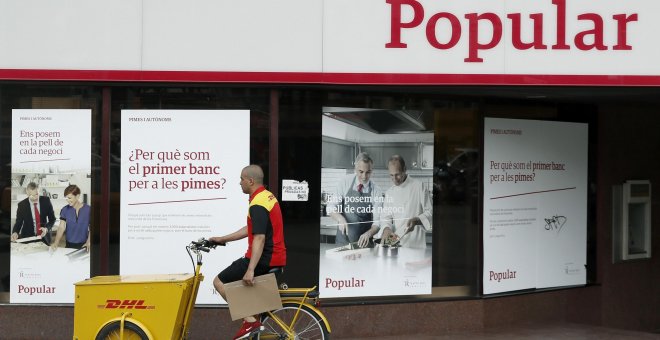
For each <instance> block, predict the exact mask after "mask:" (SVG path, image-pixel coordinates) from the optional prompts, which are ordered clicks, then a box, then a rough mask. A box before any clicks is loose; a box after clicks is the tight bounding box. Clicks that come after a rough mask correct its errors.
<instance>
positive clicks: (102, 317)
mask: <svg viewBox="0 0 660 340" xmlns="http://www.w3.org/2000/svg"><path fill="white" fill-rule="evenodd" d="M218 245H224V244H216V243H212V242H210V241H209V240H206V239H203V238H201V239H199V240H198V241H192V242H191V243H190V244H189V245H188V246H186V250H187V251H188V255H190V258H191V260H193V254H195V255H196V256H197V262H196V264H195V263H194V260H193V264H194V265H195V272H194V274H164V275H126V276H121V275H113V276H97V277H93V278H91V279H87V280H84V281H80V282H77V283H76V284H75V286H76V300H75V305H74V308H73V310H74V317H73V339H74V340H88V339H96V340H110V339H116V340H128V339H131V340H132V339H138V340H161V339H188V328H189V326H190V319H191V313H192V311H193V308H194V306H195V300H196V298H197V291H198V290H199V284H200V282H201V281H202V280H203V279H204V277H203V275H202V274H201V272H200V270H201V267H202V253H203V252H206V253H208V252H209V250H210V249H212V248H215V247H216V246H218ZM279 271H281V269H279ZM280 287H281V289H280V290H279V294H280V298H281V300H282V307H281V308H278V309H275V310H272V311H268V312H265V313H262V314H261V316H260V318H261V323H262V324H263V327H262V329H260V330H258V331H256V332H255V333H254V334H251V335H250V339H257V340H262V339H289V340H293V339H311V340H327V339H329V336H330V324H329V323H328V319H327V318H326V317H325V315H323V313H322V312H321V311H320V310H319V309H318V308H317V307H318V306H319V304H320V301H319V294H318V291H317V290H316V286H315V287H312V288H288V287H287V286H286V284H285V283H282V284H280Z"/></svg>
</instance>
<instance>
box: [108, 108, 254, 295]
mask: <svg viewBox="0 0 660 340" xmlns="http://www.w3.org/2000/svg"><path fill="white" fill-rule="evenodd" d="M121 115H122V116H121V124H122V125H121V127H122V129H121V131H122V136H121V141H122V143H121V157H122V162H121V216H120V223H121V227H120V267H119V271H120V273H121V274H122V275H130V274H177V273H193V272H194V267H193V263H192V260H191V259H190V257H188V254H187V253H186V249H185V247H186V246H187V245H188V244H190V242H191V241H193V240H198V239H199V238H201V237H204V238H208V237H211V236H221V235H224V234H228V233H230V232H233V231H235V230H237V229H239V228H241V227H243V226H244V225H245V223H246V215H245V214H246V212H247V206H248V196H247V195H245V194H243V192H242V191H241V187H240V185H239V181H240V173H241V170H242V169H243V167H245V166H247V165H249V155H250V150H249V142H250V127H249V123H250V112H249V111H238V110H234V111H232V110H226V111H225V110H222V111H221V110H122V112H121ZM246 249H247V241H244V240H239V241H236V242H231V243H229V244H228V245H227V247H218V248H216V250H213V251H211V252H210V253H209V254H205V256H204V266H203V267H202V272H203V274H204V276H205V277H206V279H205V280H204V281H202V283H201V286H200V290H199V295H198V297H197V302H198V303H202V304H215V303H221V302H222V298H221V297H220V295H218V294H216V293H215V290H214V289H213V284H212V282H213V277H214V276H215V275H217V274H218V272H220V270H222V269H224V268H225V267H226V266H227V265H229V264H230V263H231V262H232V261H234V260H235V259H237V258H238V257H240V256H243V254H244V253H245V250H246Z"/></svg>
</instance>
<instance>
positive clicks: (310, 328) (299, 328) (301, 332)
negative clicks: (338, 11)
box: [257, 302, 330, 340]
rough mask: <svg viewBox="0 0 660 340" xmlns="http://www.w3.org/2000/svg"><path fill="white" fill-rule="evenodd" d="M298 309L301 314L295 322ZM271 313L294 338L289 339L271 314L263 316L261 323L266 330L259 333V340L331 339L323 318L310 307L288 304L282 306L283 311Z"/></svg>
mask: <svg viewBox="0 0 660 340" xmlns="http://www.w3.org/2000/svg"><path fill="white" fill-rule="evenodd" d="M298 307H300V312H299V313H298V316H297V317H296V320H295V322H294V320H293V318H294V317H295V316H296V312H297V311H298ZM271 313H272V314H273V315H274V316H275V317H276V318H277V319H279V321H281V322H282V323H284V324H285V325H286V326H287V327H288V328H289V331H290V332H291V333H293V334H294V337H293V338H291V337H289V335H288V333H287V332H286V330H284V329H283V328H282V326H280V325H279V324H278V323H277V322H275V320H274V319H273V318H271V316H270V315H269V314H263V316H262V317H261V323H262V324H263V326H264V328H265V329H264V330H263V331H261V332H260V333H259V335H258V336H257V339H260V340H261V339H289V340H327V339H329V338H330V337H329V335H328V330H327V329H325V323H323V319H322V318H321V316H320V315H319V314H318V313H317V312H316V311H314V310H313V309H311V308H309V307H308V306H305V305H303V306H300V305H299V304H297V303H290V302H287V303H284V304H282V308H281V309H278V310H274V311H272V312H271Z"/></svg>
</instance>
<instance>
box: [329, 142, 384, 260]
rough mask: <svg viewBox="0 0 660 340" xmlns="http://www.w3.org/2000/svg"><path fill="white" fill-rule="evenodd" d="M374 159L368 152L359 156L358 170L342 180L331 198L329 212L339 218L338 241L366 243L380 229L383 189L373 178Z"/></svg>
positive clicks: (342, 243) (336, 241) (356, 168)
mask: <svg viewBox="0 0 660 340" xmlns="http://www.w3.org/2000/svg"><path fill="white" fill-rule="evenodd" d="M373 163H374V162H373V160H372V159H371V157H369V154H367V153H366V152H362V153H360V154H359V155H358V156H357V157H356V158H355V173H354V174H350V175H347V176H346V177H344V178H343V179H341V180H340V181H339V183H338V184H337V188H336V189H335V192H334V193H333V195H332V196H330V197H329V202H328V207H327V209H328V216H330V217H331V218H332V219H333V220H335V221H336V222H337V236H336V238H335V243H336V244H338V245H346V244H349V243H353V244H357V245H358V246H359V247H366V246H368V245H369V244H370V243H371V238H372V237H373V235H374V234H376V233H377V232H378V229H379V228H378V212H380V210H381V208H382V205H383V192H382V190H381V189H380V188H379V187H378V186H377V185H376V183H374V182H373V181H371V180H370V178H371V173H372V169H373Z"/></svg>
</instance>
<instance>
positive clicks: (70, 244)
mask: <svg viewBox="0 0 660 340" xmlns="http://www.w3.org/2000/svg"><path fill="white" fill-rule="evenodd" d="M91 117H92V114H91V110H89V109H81V110H79V109H60V110H55V109H49V110H45V109H44V110H42V109H20V110H19V109H15V110H12V154H11V156H12V158H11V159H12V162H11V195H10V199H11V221H10V227H11V231H10V235H11V236H10V237H11V243H10V247H11V259H10V267H11V268H10V282H11V284H10V289H9V290H10V296H9V299H10V302H11V303H73V302H74V301H73V299H74V285H73V284H74V283H75V282H78V281H81V280H84V279H86V278H88V277H89V272H90V253H89V251H90V242H89V240H90V228H91V227H92V225H93V224H92V223H90V222H91V213H90V212H91V207H90V199H91V155H92V148H91V145H92V143H91V141H92V140H91V128H92V125H91Z"/></svg>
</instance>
